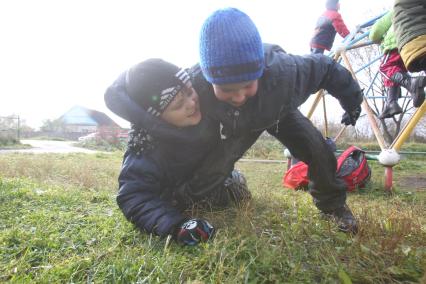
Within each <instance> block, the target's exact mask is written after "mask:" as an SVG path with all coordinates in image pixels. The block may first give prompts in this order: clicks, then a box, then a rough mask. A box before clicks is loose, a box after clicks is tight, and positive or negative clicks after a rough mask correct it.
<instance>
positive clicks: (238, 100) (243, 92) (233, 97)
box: [213, 80, 258, 107]
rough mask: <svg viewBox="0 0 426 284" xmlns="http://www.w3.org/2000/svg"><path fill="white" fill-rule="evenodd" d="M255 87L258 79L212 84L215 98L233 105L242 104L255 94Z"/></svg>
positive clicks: (238, 105)
mask: <svg viewBox="0 0 426 284" xmlns="http://www.w3.org/2000/svg"><path fill="white" fill-rule="evenodd" d="M257 88H258V80H253V81H247V82H241V83H233V84H223V85H216V84H213V90H214V94H215V95H216V98H217V99H218V100H220V101H223V102H226V103H228V104H230V105H232V106H234V107H240V106H242V105H244V104H245V103H246V102H247V100H248V99H249V98H251V97H253V96H255V95H256V93H257Z"/></svg>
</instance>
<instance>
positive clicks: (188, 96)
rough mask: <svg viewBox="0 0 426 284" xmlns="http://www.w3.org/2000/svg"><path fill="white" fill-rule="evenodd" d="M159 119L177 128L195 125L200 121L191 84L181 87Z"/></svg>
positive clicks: (198, 104)
mask: <svg viewBox="0 0 426 284" xmlns="http://www.w3.org/2000/svg"><path fill="white" fill-rule="evenodd" d="M161 119H163V120H164V121H166V122H168V123H170V124H172V125H174V126H177V127H185V126H192V125H196V124H198V123H199V122H200V121H201V112H200V102H199V99H198V94H197V92H196V91H195V89H194V88H192V85H191V84H188V85H187V86H185V87H183V88H182V90H181V91H180V92H179V93H178V94H177V95H176V97H174V98H173V100H172V101H171V103H170V104H169V105H168V106H167V108H166V109H165V110H164V111H163V113H162V114H161Z"/></svg>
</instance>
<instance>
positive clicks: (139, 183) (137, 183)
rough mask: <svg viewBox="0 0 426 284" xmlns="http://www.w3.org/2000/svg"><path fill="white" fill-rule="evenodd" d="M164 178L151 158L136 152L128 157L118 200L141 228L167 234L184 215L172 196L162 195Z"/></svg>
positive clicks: (133, 221)
mask: <svg viewBox="0 0 426 284" xmlns="http://www.w3.org/2000/svg"><path fill="white" fill-rule="evenodd" d="M165 180H166V176H165V174H163V173H162V171H161V170H159V169H158V167H157V166H155V165H154V164H153V163H152V162H150V161H149V160H147V159H144V158H140V157H138V156H134V155H133V154H130V155H127V156H126V157H125V159H124V162H123V167H122V170H121V173H120V176H119V185H120V189H119V192H118V195H117V203H118V206H119V207H120V209H121V211H122V212H123V214H124V216H125V217H126V218H127V219H128V220H129V221H131V222H132V223H133V224H135V225H136V226H137V227H138V228H139V229H140V230H141V231H144V232H148V233H154V234H156V235H159V236H166V235H168V234H172V233H173V230H174V228H175V227H176V225H178V224H180V223H181V222H183V220H184V219H185V217H184V216H183V215H182V214H181V212H180V211H179V210H178V209H177V208H175V207H174V206H173V205H172V203H171V202H172V201H171V200H170V199H167V198H162V196H164V194H166V192H165V191H166V190H167V189H166V188H165V186H164V181H165ZM169 190H170V189H169Z"/></svg>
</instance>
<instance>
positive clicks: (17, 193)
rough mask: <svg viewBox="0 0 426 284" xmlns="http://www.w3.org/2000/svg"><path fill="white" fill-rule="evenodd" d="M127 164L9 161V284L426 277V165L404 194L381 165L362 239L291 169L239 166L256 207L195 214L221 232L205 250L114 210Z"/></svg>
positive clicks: (110, 160) (2, 255)
mask: <svg viewBox="0 0 426 284" xmlns="http://www.w3.org/2000/svg"><path fill="white" fill-rule="evenodd" d="M279 151H281V149H280V150H279ZM275 156H278V154H275ZM272 157H274V155H272ZM262 158H263V157H262ZM281 158H282V157H281ZM120 163H121V154H120V153H116V154H112V155H105V154H97V155H88V154H70V155H52V154H42V155H30V154H7V155H0V203H1V206H0V282H12V283H35V282H36V283H57V282H67V283H77V282H78V283H80V282H86V283H92V282H95V283H100V282H107V283H114V282H118V283H123V282H124V283H128V282H137V283H181V282H182V283H197V284H198V283H418V282H422V281H426V276H425V270H426V214H425V208H426V206H425V205H426V189H425V188H426V179H425V176H424V173H425V172H426V161H424V159H423V160H422V159H413V160H408V159H404V160H402V162H401V163H400V164H399V165H397V166H396V167H395V172H394V177H395V185H396V192H395V194H393V195H388V194H386V193H385V192H383V190H382V187H383V172H384V170H383V168H382V167H381V166H380V165H377V164H376V163H375V162H370V165H371V166H372V168H373V181H372V183H371V184H370V185H369V188H368V189H366V190H363V191H361V192H355V193H351V194H349V196H348V203H349V204H350V206H351V207H352V209H353V211H354V213H355V215H356V216H357V217H358V218H359V223H360V226H361V228H360V232H359V234H358V235H357V236H355V237H350V236H348V235H345V234H343V233H340V232H338V231H337V229H336V227H335V226H334V224H333V223H330V222H327V221H325V220H322V219H321V218H320V216H319V213H318V211H317V209H316V208H315V207H314V205H313V204H312V201H311V197H310V195H309V194H308V193H306V192H299V191H297V192H295V191H291V190H288V189H284V188H283V187H282V186H281V178H282V175H283V171H284V168H285V166H286V165H285V164H259V163H249V162H244V163H242V162H241V163H238V165H237V167H238V168H239V169H241V170H242V171H243V172H244V173H245V175H246V177H247V179H248V182H249V187H250V190H251V191H252V193H253V201H252V203H251V204H250V206H248V207H247V208H244V209H240V210H237V209H229V210H226V211H220V212H195V213H194V214H196V215H197V216H204V217H206V218H208V220H210V221H211V222H212V224H214V225H215V226H216V227H217V228H218V231H217V235H216V237H215V238H214V240H213V241H211V242H208V243H205V244H202V245H200V246H197V247H180V246H178V245H177V244H176V243H174V242H173V241H172V242H168V241H167V239H160V238H158V237H155V236H152V235H146V234H141V233H140V232H138V231H137V230H135V229H134V228H133V226H132V225H131V224H130V223H129V222H127V221H126V220H125V218H124V217H123V216H122V213H121V211H120V210H119V209H118V207H117V205H116V203H115V194H116V191H117V176H118V172H119V169H120Z"/></svg>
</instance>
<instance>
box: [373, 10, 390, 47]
mask: <svg viewBox="0 0 426 284" xmlns="http://www.w3.org/2000/svg"><path fill="white" fill-rule="evenodd" d="M391 25H392V13H391V12H388V13H386V14H385V15H384V16H383V17H381V18H380V19H378V20H377V21H376V22H375V23H374V24H373V26H372V27H371V30H370V34H369V37H370V40H371V41H373V42H376V43H380V42H381V41H382V40H383V38H384V36H385V34H386V33H387V31H388V30H389V28H390V27H391Z"/></svg>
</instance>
